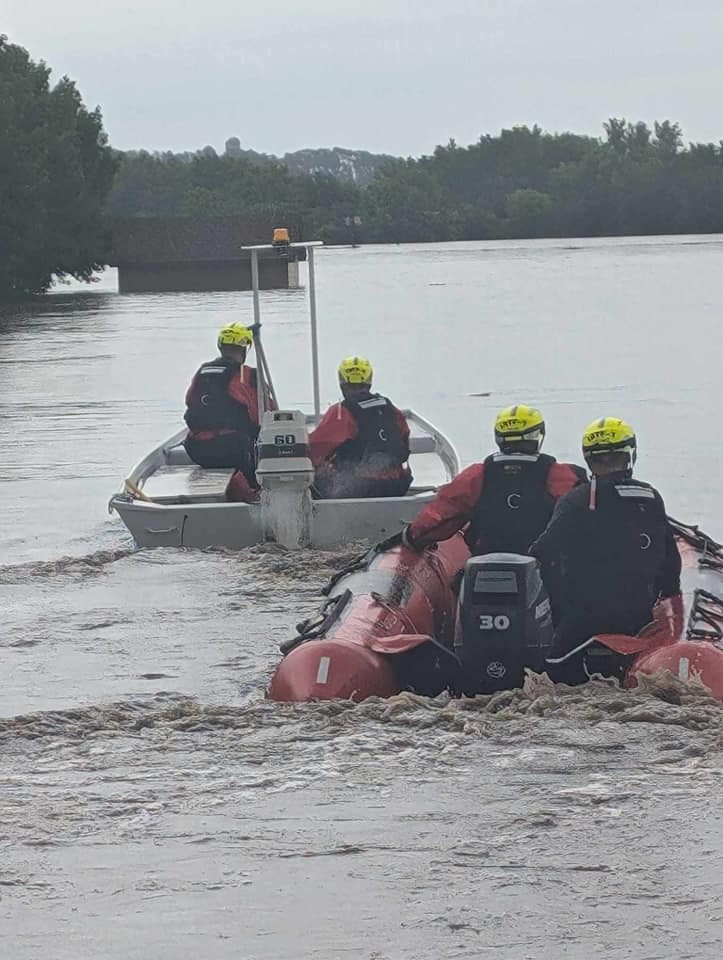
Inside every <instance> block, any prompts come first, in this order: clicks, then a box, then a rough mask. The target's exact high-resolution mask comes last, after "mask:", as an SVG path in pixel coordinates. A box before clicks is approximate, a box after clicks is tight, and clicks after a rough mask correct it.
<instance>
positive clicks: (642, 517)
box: [530, 417, 680, 653]
mask: <svg viewBox="0 0 723 960" xmlns="http://www.w3.org/2000/svg"><path fill="white" fill-rule="evenodd" d="M636 448H637V441H636V438H635V434H634V432H633V430H632V428H631V427H630V426H629V425H628V424H626V423H625V422H624V421H622V420H618V419H616V418H610V417H608V418H603V419H601V420H596V421H595V422H594V423H592V424H591V425H590V426H589V427H588V428H587V430H586V431H585V434H584V437H583V454H584V456H585V459H586V461H587V463H588V465H589V467H590V470H591V472H592V479H591V480H589V481H586V482H585V483H584V484H582V485H581V486H579V487H577V488H576V489H574V490H572V491H571V492H570V493H568V494H567V495H566V496H565V497H563V498H562V499H561V500H560V501H559V503H558V504H557V507H556V509H555V513H554V515H553V517H552V520H551V521H550V523H549V525H548V527H547V529H546V530H545V531H544V532H543V533H542V534H541V536H540V537H539V538H538V539H537V540H536V541H535V543H534V544H533V545H532V547H531V550H530V552H531V553H532V555H533V556H535V557H537V558H538V559H540V560H541V561H543V562H546V563H548V564H549V563H559V564H560V573H561V577H562V608H563V614H562V621H561V623H560V626H559V629H558V647H559V651H560V652H563V653H564V652H566V651H567V650H569V649H572V648H573V647H574V646H576V645H577V644H578V643H580V642H582V641H584V640H586V639H587V638H588V637H589V636H591V635H593V634H594V633H629V634H634V633H637V631H638V630H640V629H641V627H643V626H644V625H645V624H646V623H647V622H648V621H649V620H650V619H651V616H652V609H653V605H654V603H655V601H656V599H657V598H658V596H673V595H674V594H676V593H678V592H679V590H680V556H679V554H678V549H677V546H676V544H675V539H674V536H673V532H672V530H671V528H670V525H669V524H668V520H667V517H666V512H665V504H664V503H663V499H662V497H661V496H660V494H659V493H658V491H657V490H656V489H655V488H654V487H652V486H651V485H650V484H648V483H644V482H642V481H639V480H633V479H632V468H633V464H634V462H635V455H636Z"/></svg>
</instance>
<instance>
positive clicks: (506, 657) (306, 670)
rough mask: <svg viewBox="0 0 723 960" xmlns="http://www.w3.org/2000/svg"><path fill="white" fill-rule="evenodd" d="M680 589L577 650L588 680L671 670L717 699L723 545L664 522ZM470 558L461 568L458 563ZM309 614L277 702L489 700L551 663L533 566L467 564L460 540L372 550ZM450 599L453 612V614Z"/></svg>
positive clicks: (545, 605) (282, 671) (501, 557)
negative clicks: (627, 630) (411, 696)
mask: <svg viewBox="0 0 723 960" xmlns="http://www.w3.org/2000/svg"><path fill="white" fill-rule="evenodd" d="M671 522H672V523H673V526H674V528H675V531H676V537H677V540H678V545H679V548H680V551H681V555H682V558H683V576H682V584H683V592H682V594H681V595H680V596H679V597H676V598H674V599H672V600H666V601H664V602H662V603H660V604H658V606H657V608H656V610H655V619H654V620H653V622H652V623H651V624H649V625H648V626H647V627H646V628H645V629H643V630H642V631H641V632H640V634H639V635H638V636H635V637H630V636H624V635H604V636H599V637H594V638H591V639H590V640H588V641H586V643H584V644H582V645H581V647H579V648H578V649H577V651H575V655H577V656H579V657H581V658H584V660H585V664H586V666H585V669H586V671H587V672H588V673H597V672H602V673H608V674H610V675H614V676H618V677H619V678H620V679H621V680H622V681H623V683H624V685H625V686H634V685H635V684H636V683H637V680H636V676H637V674H638V673H654V672H656V671H658V670H669V671H670V672H671V673H672V674H673V675H675V676H676V677H678V678H679V679H681V680H690V679H694V678H697V679H699V680H700V681H701V682H702V683H703V684H704V685H705V686H706V687H708V689H709V690H710V691H711V693H712V694H713V695H714V696H715V697H717V698H718V699H720V700H721V701H723V599H722V597H721V594H722V591H723V549H722V548H721V546H720V544H717V543H716V542H715V541H713V540H712V539H711V538H709V537H706V536H705V535H704V534H702V533H701V532H700V531H699V530H698V529H697V528H695V527H687V526H685V525H683V524H679V523H677V522H676V521H671ZM468 560H469V562H468ZM324 592H325V593H326V596H327V599H326V601H325V603H324V606H323V608H322V611H321V613H320V615H319V616H318V618H316V619H315V620H312V621H306V622H304V623H302V624H299V626H298V628H297V629H298V631H299V632H298V635H297V636H296V637H294V638H293V639H292V640H291V641H289V642H288V643H287V644H285V648H286V649H285V650H284V653H285V654H286V656H285V657H284V659H283V660H282V662H281V663H280V664H279V666H278V667H277V669H276V671H275V673H274V676H273V678H272V680H271V685H270V688H269V696H270V697H271V698H272V699H274V700H280V701H304V700H330V699H337V698H341V699H352V700H357V701H359V700H364V699H365V698H366V697H370V696H380V697H388V696H392V695H394V694H395V693H399V692H400V691H401V690H404V689H409V690H414V691H415V692H418V693H421V694H424V695H430V696H433V695H435V694H437V693H440V692H441V691H442V690H445V689H450V690H452V691H453V692H456V693H470V694H473V693H487V692H494V691H495V690H501V689H508V688H512V687H516V686H519V685H520V684H521V683H522V680H523V679H524V670H525V669H526V668H530V669H533V670H535V671H536V672H542V671H544V670H545V669H548V668H549V665H550V661H548V657H549V656H550V655H551V653H552V642H553V626H552V617H551V610H550V602H549V599H548V598H547V594H546V591H545V589H544V586H543V585H542V581H541V579H540V575H539V571H538V568H537V563H536V561H534V560H532V559H531V558H529V557H521V556H517V555H515V554H488V555H486V556H482V557H474V558H472V559H469V552H468V550H467V547H466V544H465V542H464V540H463V538H462V536H461V535H459V534H457V535H455V536H454V537H452V538H451V539H449V540H447V541H445V542H443V543H440V544H439V545H438V546H437V547H436V548H431V549H427V550H425V551H424V552H423V553H417V552H415V551H412V550H409V549H407V548H405V547H402V546H395V547H393V548H392V549H389V550H387V551H385V552H379V551H377V550H372V551H371V552H370V553H369V554H368V555H367V556H365V557H363V558H360V559H359V560H358V561H357V562H356V563H355V564H353V565H352V566H351V567H349V568H347V569H346V570H345V571H342V572H341V573H340V574H338V575H336V576H335V577H334V578H332V581H331V582H330V584H329V585H328V586H327V587H326V588H325V591H324ZM458 596H459V609H458Z"/></svg>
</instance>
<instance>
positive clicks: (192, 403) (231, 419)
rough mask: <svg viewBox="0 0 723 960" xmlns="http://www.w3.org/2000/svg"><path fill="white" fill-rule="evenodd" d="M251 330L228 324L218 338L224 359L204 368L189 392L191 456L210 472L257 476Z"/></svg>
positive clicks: (187, 415)
mask: <svg viewBox="0 0 723 960" xmlns="http://www.w3.org/2000/svg"><path fill="white" fill-rule="evenodd" d="M251 343H252V334H251V331H250V330H249V329H248V328H246V327H244V326H242V325H241V324H239V323H230V324H227V325H226V326H225V327H223V328H222V330H221V331H220V332H219V335H218V349H219V353H220V356H219V357H217V358H216V359H215V360H210V361H208V362H207V363H203V364H201V366H200V367H199V369H198V370H197V371H196V374H195V375H194V377H193V380H192V381H191V385H190V386H189V388H188V390H187V391H186V412H185V414H184V419H185V421H186V424H187V426H188V436H187V437H186V440H185V441H184V446H185V448H186V451H187V453H188V455H189V457H190V458H191V460H193V462H194V463H197V464H199V465H200V466H202V467H206V468H222V467H235V468H237V469H241V470H244V472H249V471H250V472H251V473H253V470H252V467H253V445H254V442H255V440H256V437H257V435H258V429H259V424H258V394H257V386H256V370H255V369H254V368H253V367H249V366H246V365H245V359H246V352H247V350H248V348H249V347H250V346H251Z"/></svg>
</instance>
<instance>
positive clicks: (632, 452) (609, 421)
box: [582, 417, 638, 467]
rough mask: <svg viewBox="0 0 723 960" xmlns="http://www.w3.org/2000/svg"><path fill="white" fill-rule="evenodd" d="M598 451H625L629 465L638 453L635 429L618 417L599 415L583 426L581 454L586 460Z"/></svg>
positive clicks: (598, 452) (633, 461) (631, 464)
mask: <svg viewBox="0 0 723 960" xmlns="http://www.w3.org/2000/svg"><path fill="white" fill-rule="evenodd" d="M600 453H627V455H628V459H629V463H630V467H632V466H633V464H634V463H635V459H636V457H637V455H638V441H637V438H636V436H635V431H634V430H633V428H632V427H631V426H630V424H629V423H626V422H625V421H624V420H621V419H620V418H619V417H601V418H600V419H599V420H593V422H592V423H591V424H590V425H589V426H588V427H586V428H585V432H584V433H583V435H582V454H583V456H584V457H585V459H586V460H587V459H588V457H594V456H596V454H600Z"/></svg>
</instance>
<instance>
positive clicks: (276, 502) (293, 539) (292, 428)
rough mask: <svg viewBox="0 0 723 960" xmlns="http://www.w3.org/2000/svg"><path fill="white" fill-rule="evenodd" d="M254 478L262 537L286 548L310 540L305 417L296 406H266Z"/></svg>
mask: <svg viewBox="0 0 723 960" xmlns="http://www.w3.org/2000/svg"><path fill="white" fill-rule="evenodd" d="M257 449H258V464H257V467H256V479H257V480H258V482H259V486H260V487H261V496H260V500H261V525H262V529H263V533H264V538H265V539H266V540H275V541H276V542H277V543H280V544H282V545H283V546H285V547H287V548H288V549H289V550H293V549H297V548H299V547H308V546H309V545H310V543H311V481H312V480H313V478H314V467H313V466H312V463H311V459H310V456H309V434H308V432H307V429H306V418H305V417H304V414H303V413H301V411H299V410H270V411H267V412H266V413H265V414H264V416H263V420H262V421H261V429H260V431H259V438H258V441H257Z"/></svg>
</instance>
